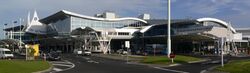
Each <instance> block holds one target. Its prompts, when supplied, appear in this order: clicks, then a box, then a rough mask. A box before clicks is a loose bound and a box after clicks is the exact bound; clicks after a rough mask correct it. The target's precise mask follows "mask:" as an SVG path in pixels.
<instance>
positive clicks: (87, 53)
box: [83, 50, 91, 56]
mask: <svg viewBox="0 0 250 73" xmlns="http://www.w3.org/2000/svg"><path fill="white" fill-rule="evenodd" d="M83 55H87V56H90V55H91V51H90V50H84V51H83Z"/></svg>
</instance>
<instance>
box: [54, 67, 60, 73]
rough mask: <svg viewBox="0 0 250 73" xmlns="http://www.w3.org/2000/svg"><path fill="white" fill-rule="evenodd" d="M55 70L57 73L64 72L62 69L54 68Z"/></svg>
mask: <svg viewBox="0 0 250 73" xmlns="http://www.w3.org/2000/svg"><path fill="white" fill-rule="evenodd" d="M53 70H54V71H57V72H58V71H62V69H60V68H53Z"/></svg>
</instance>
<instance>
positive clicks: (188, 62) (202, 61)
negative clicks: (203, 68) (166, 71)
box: [188, 59, 209, 63]
mask: <svg viewBox="0 0 250 73" xmlns="http://www.w3.org/2000/svg"><path fill="white" fill-rule="evenodd" d="M205 61H209V59H203V60H199V61H191V62H188V63H200V62H205Z"/></svg>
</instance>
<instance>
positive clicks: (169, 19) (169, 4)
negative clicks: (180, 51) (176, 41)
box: [167, 0, 171, 57]
mask: <svg viewBox="0 0 250 73" xmlns="http://www.w3.org/2000/svg"><path fill="white" fill-rule="evenodd" d="M170 10H171V0H168V42H167V43H168V45H167V46H168V48H167V49H168V50H167V54H168V57H170V53H171V32H170V27H171V26H170V25H171V11H170Z"/></svg>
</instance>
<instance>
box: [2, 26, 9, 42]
mask: <svg viewBox="0 0 250 73" xmlns="http://www.w3.org/2000/svg"><path fill="white" fill-rule="evenodd" d="M7 25H8V24H7V23H5V24H4V26H3V29H4V39H6V31H5V27H6V26H7Z"/></svg>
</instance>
